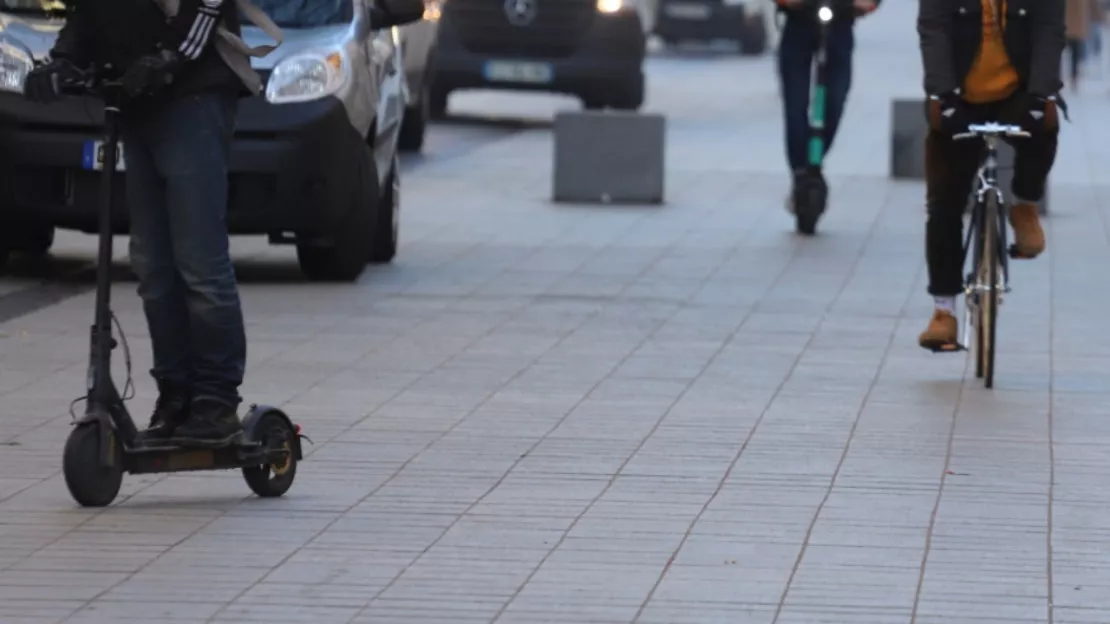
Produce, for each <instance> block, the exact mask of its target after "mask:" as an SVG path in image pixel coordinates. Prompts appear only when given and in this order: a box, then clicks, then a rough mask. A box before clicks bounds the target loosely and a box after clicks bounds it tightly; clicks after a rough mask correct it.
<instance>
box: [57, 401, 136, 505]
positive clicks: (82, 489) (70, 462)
mask: <svg viewBox="0 0 1110 624" xmlns="http://www.w3.org/2000/svg"><path fill="white" fill-rule="evenodd" d="M100 427H101V425H100V424H98V423H95V422H92V423H80V424H78V425H76V426H75V427H74V428H73V431H71V432H70V433H69V438H68V439H67V440H66V447H65V455H64V457H63V459H62V472H63V474H64V475H65V480H66V487H67V488H69V494H70V496H72V497H73V500H75V501H77V504H78V505H81V506H82V507H106V506H108V505H110V504H111V503H112V501H113V500H115V499H116V495H117V494H119V488H120V485H121V484H122V483H123V451H122V449H121V448H120V444H119V440H118V439H117V438H116V433H115V431H109V432H108V436H107V440H108V444H109V445H110V446H111V448H110V449H109V458H110V461H111V465H109V466H104V465H102V464H101V462H100V459H101V452H100Z"/></svg>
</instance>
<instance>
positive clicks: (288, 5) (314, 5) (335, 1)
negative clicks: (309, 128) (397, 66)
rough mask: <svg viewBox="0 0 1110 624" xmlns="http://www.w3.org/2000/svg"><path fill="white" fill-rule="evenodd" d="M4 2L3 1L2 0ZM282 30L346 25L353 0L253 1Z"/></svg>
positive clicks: (351, 12) (350, 15) (351, 14)
mask: <svg viewBox="0 0 1110 624" xmlns="http://www.w3.org/2000/svg"><path fill="white" fill-rule="evenodd" d="M0 1H3V0H0ZM251 2H252V3H253V4H254V5H255V6H257V7H258V8H260V9H262V10H263V11H265V12H266V15H269V16H270V19H272V20H274V23H276V24H277V25H278V26H280V27H282V28H316V27H318V26H329V25H331V24H345V23H347V22H350V21H351V20H352V19H353V18H354V15H353V11H354V5H353V3H352V0H251Z"/></svg>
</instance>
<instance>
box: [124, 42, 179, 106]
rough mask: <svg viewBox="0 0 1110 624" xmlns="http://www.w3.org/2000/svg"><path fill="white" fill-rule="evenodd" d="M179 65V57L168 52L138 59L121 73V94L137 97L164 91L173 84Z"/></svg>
mask: <svg viewBox="0 0 1110 624" xmlns="http://www.w3.org/2000/svg"><path fill="white" fill-rule="evenodd" d="M180 65H181V59H180V57H178V56H177V55H176V54H172V53H169V52H163V53H161V54H148V55H146V56H142V57H139V60H137V61H135V62H134V63H132V64H131V66H130V67H128V68H127V71H125V72H124V73H123V80H122V82H123V92H124V93H126V94H127V95H129V96H131V97H138V96H140V95H144V94H149V93H155V92H157V91H159V90H161V89H164V88H165V87H167V86H168V85H169V84H170V83H171V82H173V74H174V72H175V71H176V70H177V68H178V66H180Z"/></svg>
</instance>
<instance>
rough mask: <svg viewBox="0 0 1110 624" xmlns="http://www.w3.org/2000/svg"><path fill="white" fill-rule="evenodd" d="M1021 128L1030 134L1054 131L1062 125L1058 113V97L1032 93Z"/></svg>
mask: <svg viewBox="0 0 1110 624" xmlns="http://www.w3.org/2000/svg"><path fill="white" fill-rule="evenodd" d="M1020 123H1021V128H1022V130H1025V131H1026V132H1028V133H1029V134H1034V135H1036V134H1043V133H1045V132H1054V131H1056V129H1057V128H1059V127H1060V121H1059V120H1058V119H1057V115H1056V98H1054V97H1048V98H1044V97H1040V96H1035V95H1031V96H1029V102H1028V105H1027V108H1026V112H1025V114H1024V115H1022V116H1021V122H1020Z"/></svg>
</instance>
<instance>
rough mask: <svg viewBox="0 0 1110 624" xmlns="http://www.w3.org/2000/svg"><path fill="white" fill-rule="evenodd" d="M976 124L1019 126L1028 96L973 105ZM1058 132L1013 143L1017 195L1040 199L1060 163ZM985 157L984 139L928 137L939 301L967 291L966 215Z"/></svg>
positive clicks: (929, 239)
mask: <svg viewBox="0 0 1110 624" xmlns="http://www.w3.org/2000/svg"><path fill="white" fill-rule="evenodd" d="M968 110H969V113H970V115H971V117H972V120H973V122H976V123H982V122H985V121H997V122H1000V123H1008V124H1018V123H1020V121H1021V118H1022V116H1023V115H1027V114H1028V113H1027V107H1026V101H1025V97H1024V96H1023V95H1021V94H1019V95H1016V96H1014V97H1012V98H1010V99H1008V100H1005V101H1003V102H998V103H993V104H980V105H969V106H968ZM1056 136H1057V128H1055V127H1054V128H1052V130H1051V131H1049V132H1045V133H1043V134H1038V135H1034V136H1033V137H1031V138H1028V139H1015V140H1013V141H1011V142H1010V143H1011V145H1013V147H1014V151H1015V160H1014V182H1013V186H1012V188H1011V190H1012V192H1013V195H1014V196H1015V197H1019V198H1021V199H1023V200H1028V201H1040V200H1041V199H1042V198H1043V197H1044V192H1045V182H1046V180H1047V179H1048V173H1049V171H1051V170H1052V163H1053V161H1055V160H1056ZM982 156H983V141H982V140H980V139H968V140H963V141H954V140H953V139H952V138H951V137H948V136H946V135H944V134H942V133H939V132H934V131H930V132H929V135H928V136H927V137H926V139H925V189H926V190H925V195H926V199H925V201H926V206H927V208H928V213H929V220H928V223H927V225H926V226H925V260H926V262H927V263H928V265H929V294H931V295H934V296H938V297H947V296H954V295H958V294H960V293H962V292H963V275H962V274H963V226H964V221H963V217H964V211H965V209H966V208H967V205H968V202H969V201H970V196H971V191H972V183H973V182H974V180H975V176H976V173H977V172H978V171H979V165H980V164H981V160H982Z"/></svg>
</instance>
